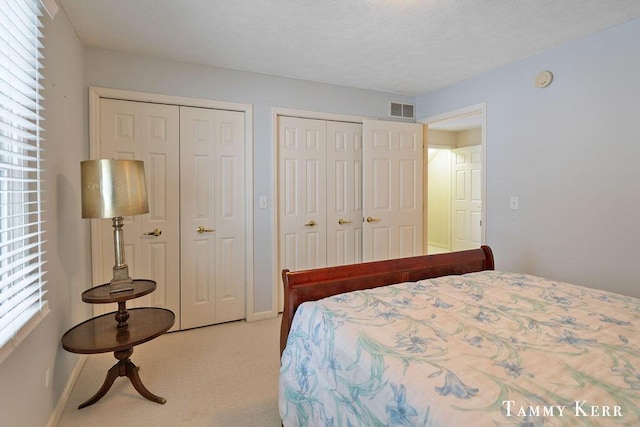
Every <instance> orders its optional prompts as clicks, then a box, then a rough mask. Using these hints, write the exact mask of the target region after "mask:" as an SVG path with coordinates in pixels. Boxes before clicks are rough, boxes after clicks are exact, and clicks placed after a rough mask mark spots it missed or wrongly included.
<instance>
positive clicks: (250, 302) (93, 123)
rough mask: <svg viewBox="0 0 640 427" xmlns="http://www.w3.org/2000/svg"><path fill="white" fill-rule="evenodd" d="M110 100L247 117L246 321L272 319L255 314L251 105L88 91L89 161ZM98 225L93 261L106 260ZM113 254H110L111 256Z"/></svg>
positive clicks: (95, 271)
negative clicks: (105, 100)
mask: <svg viewBox="0 0 640 427" xmlns="http://www.w3.org/2000/svg"><path fill="white" fill-rule="evenodd" d="M101 98H111V99H120V100H124V101H137V102H149V103H156V104H169V105H177V106H185V107H200V108H210V109H216V110H231V111H240V112H242V113H244V115H245V120H244V138H245V171H246V174H247V179H246V181H245V188H244V190H245V205H246V206H247V209H245V239H244V244H245V250H246V258H245V266H244V268H245V275H246V276H245V277H246V285H245V286H246V288H245V318H246V320H247V322H253V321H256V320H262V319H266V318H269V317H273V316H271V315H270V313H268V315H265V313H255V309H254V293H255V282H254V276H253V106H252V105H251V104H239V103H233V102H226V101H215V100H210V99H200V98H189V97H181V96H171V95H161V94H154V93H146V92H136V91H130V90H121V89H112V88H105V87H97V86H91V87H89V158H90V159H93V158H96V156H97V153H99V152H100V151H99V146H100V135H99V129H100V127H99V124H100V99H101ZM98 227H99V224H98V223H97V221H91V253H92V257H94V256H96V257H103V255H104V254H103V253H102V249H101V248H102V236H101V235H100V233H99V230H98ZM111 255H112V254H109V256H111ZM102 273H103V272H102V267H101V266H100V263H94V262H92V280H93V282H94V283H97V282H96V278H97V280H98V281H99V280H100V278H101V277H103V274H102Z"/></svg>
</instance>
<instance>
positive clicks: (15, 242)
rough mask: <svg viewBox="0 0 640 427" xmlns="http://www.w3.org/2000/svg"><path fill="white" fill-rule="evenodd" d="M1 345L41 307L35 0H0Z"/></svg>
mask: <svg viewBox="0 0 640 427" xmlns="http://www.w3.org/2000/svg"><path fill="white" fill-rule="evenodd" d="M0 8H1V12H0V348H1V347H2V346H4V345H5V344H7V343H8V342H10V341H11V340H12V339H14V338H15V337H16V336H17V335H18V333H19V331H20V330H21V329H22V328H23V327H25V325H27V324H29V322H30V321H32V319H33V318H34V317H35V316H37V315H38V314H39V313H41V312H42V311H43V310H44V309H45V307H46V303H47V302H46V300H45V299H44V296H45V294H46V290H45V289H44V286H45V284H46V281H45V280H44V277H45V273H46V271H45V270H44V264H45V260H44V254H45V251H44V247H43V245H44V242H45V241H44V236H43V234H44V228H43V219H42V218H43V212H42V197H43V194H42V191H43V188H42V173H43V169H42V158H41V154H42V147H41V143H42V139H41V136H40V133H41V131H42V129H41V127H40V122H41V120H42V118H41V116H40V112H41V111H40V110H41V106H40V103H41V101H42V98H41V96H40V91H41V89H42V88H41V86H40V83H39V81H40V80H41V78H42V76H41V75H40V69H41V63H40V61H41V59H42V56H41V53H40V50H41V49H42V45H41V42H40V40H41V38H42V34H41V32H40V28H41V22H40V17H41V15H42V14H41V9H40V8H41V4H40V2H39V0H0Z"/></svg>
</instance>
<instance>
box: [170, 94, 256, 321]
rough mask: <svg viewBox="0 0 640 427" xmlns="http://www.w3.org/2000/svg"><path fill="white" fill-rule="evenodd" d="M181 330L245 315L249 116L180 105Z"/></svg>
mask: <svg viewBox="0 0 640 427" xmlns="http://www.w3.org/2000/svg"><path fill="white" fill-rule="evenodd" d="M180 142H181V144H180V166H181V180H180V187H181V190H180V191H181V195H182V203H181V205H182V218H181V233H182V245H181V270H182V273H181V285H182V292H181V300H182V307H181V308H182V328H183V329H186V328H192V327H197V326H204V325H209V324H214V323H220V322H227V321H231V320H237V319H241V318H244V316H245V310H244V306H245V282H246V280H245V277H246V273H245V269H244V266H245V245H244V235H245V220H244V218H245V216H244V211H245V209H246V206H245V194H244V188H245V182H244V180H245V168H244V165H245V162H244V114H243V113H241V112H234V111H222V110H210V109H204V108H191V107H180Z"/></svg>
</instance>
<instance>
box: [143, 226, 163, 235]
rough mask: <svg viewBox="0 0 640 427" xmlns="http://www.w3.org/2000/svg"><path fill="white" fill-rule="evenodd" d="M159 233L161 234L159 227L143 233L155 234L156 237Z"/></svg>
mask: <svg viewBox="0 0 640 427" xmlns="http://www.w3.org/2000/svg"><path fill="white" fill-rule="evenodd" d="M161 234H162V230H160V229H159V228H154V229H153V231H149V232H147V233H144V235H145V236H156V237H158V236H159V235H161Z"/></svg>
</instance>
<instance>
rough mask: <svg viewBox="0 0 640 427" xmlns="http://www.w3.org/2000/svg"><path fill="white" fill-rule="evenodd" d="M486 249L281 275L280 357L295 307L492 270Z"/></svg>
mask: <svg viewBox="0 0 640 427" xmlns="http://www.w3.org/2000/svg"><path fill="white" fill-rule="evenodd" d="M494 267H495V266H494V260H493V252H492V251H491V248H489V246H482V247H480V248H479V249H471V250H467V251H460V252H450V253H445V254H438V255H421V256H415V257H409V258H397V259H390V260H384V261H375V262H366V263H360V264H350V265H342V266H337V267H327V268H317V269H312V270H301V271H289V270H283V271H282V281H283V284H284V311H283V313H282V324H281V326H280V353H281V354H282V352H283V351H284V348H285V346H286V344H287V337H288V335H289V330H290V329H291V322H292V321H293V316H294V314H295V312H296V310H297V309H298V306H299V305H300V304H302V303H303V302H306V301H315V300H319V299H322V298H326V297H328V296H331V295H336V294H341V293H344V292H351V291H357V290H362V289H371V288H376V287H379V286H386V285H392V284H395V283H402V282H415V281H418V280H423V279H431V278H434V277H441V276H450V275H458V274H465V273H474V272H477V271H483V270H493V269H494Z"/></svg>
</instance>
